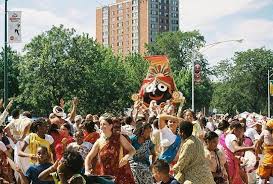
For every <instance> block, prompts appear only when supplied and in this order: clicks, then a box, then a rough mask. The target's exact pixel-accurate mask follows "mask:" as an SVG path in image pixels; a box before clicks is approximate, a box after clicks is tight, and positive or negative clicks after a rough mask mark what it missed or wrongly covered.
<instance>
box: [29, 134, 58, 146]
mask: <svg viewBox="0 0 273 184" xmlns="http://www.w3.org/2000/svg"><path fill="white" fill-rule="evenodd" d="M45 140H46V141H48V142H49V144H50V145H51V144H53V143H54V139H53V137H52V136H51V135H47V134H45ZM24 141H25V142H26V143H28V144H29V135H27V136H26V137H25V138H24Z"/></svg>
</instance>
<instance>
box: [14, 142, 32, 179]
mask: <svg viewBox="0 0 273 184" xmlns="http://www.w3.org/2000/svg"><path fill="white" fill-rule="evenodd" d="M23 145H24V141H18V142H17V143H16V144H15V147H14V162H15V164H16V165H17V166H18V167H20V168H21V169H22V171H23V172H24V173H26V171H27V169H28V168H29V166H30V165H31V162H30V159H29V158H27V157H20V156H18V153H19V150H21V149H22V147H23ZM24 152H25V153H29V149H28V147H27V148H26V149H25V151H24ZM15 178H16V180H17V181H18V179H19V174H18V173H17V172H15Z"/></svg>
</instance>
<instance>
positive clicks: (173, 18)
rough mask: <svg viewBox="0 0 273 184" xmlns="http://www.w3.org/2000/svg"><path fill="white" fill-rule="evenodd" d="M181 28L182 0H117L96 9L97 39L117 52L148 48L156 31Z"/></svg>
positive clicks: (123, 52)
mask: <svg viewBox="0 0 273 184" xmlns="http://www.w3.org/2000/svg"><path fill="white" fill-rule="evenodd" d="M178 30H179V0H116V3H114V4H110V5H107V6H103V7H99V8H97V10H96V39H97V41H98V42H100V43H102V44H103V45H104V46H108V47H111V48H112V49H113V51H114V52H115V53H122V54H123V55H126V54H128V53H130V52H140V53H144V52H145V47H144V46H145V44H146V43H150V42H153V41H154V40H155V38H156V35H157V34H158V33H160V32H165V31H178Z"/></svg>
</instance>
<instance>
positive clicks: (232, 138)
mask: <svg viewBox="0 0 273 184" xmlns="http://www.w3.org/2000/svg"><path fill="white" fill-rule="evenodd" d="M233 141H238V140H237V137H236V136H235V135H234V134H227V136H226V138H225V143H226V146H227V148H228V149H229V150H230V151H232V152H233V153H234V152H235V148H234V147H233V145H232V142H233Z"/></svg>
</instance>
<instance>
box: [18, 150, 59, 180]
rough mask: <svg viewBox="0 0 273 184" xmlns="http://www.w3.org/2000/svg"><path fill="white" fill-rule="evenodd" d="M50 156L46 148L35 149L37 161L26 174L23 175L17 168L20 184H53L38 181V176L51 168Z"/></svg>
mask: <svg viewBox="0 0 273 184" xmlns="http://www.w3.org/2000/svg"><path fill="white" fill-rule="evenodd" d="M49 160H50V155H49V153H48V150H47V148H46V147H43V146H40V147H38V149H37V161H38V163H37V164H35V165H31V166H30V167H29V168H28V170H27V171H26V173H25V174H24V173H23V172H22V170H21V169H20V168H19V167H18V169H17V172H18V173H19V174H20V181H21V183H22V184H29V183H32V184H54V182H51V181H41V180H39V179H38V176H39V174H40V173H41V172H42V171H44V170H46V169H48V168H49V167H51V166H52V163H50V162H49Z"/></svg>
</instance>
